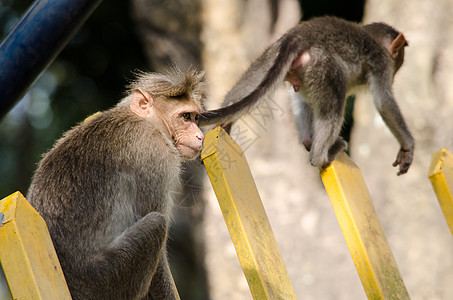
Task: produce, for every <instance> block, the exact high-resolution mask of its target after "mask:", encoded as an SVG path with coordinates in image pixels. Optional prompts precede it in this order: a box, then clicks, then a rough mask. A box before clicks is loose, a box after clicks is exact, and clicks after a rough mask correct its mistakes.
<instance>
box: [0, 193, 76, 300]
mask: <svg viewBox="0 0 453 300" xmlns="http://www.w3.org/2000/svg"><path fill="white" fill-rule="evenodd" d="M0 262H1V265H2V267H3V271H4V273H5V276H6V279H7V281H8V285H9V289H10V291H11V295H12V297H13V299H43V300H45V299H62V300H64V299H71V296H70V294H69V289H68V287H67V285H66V281H65V279H64V275H63V271H62V270H61V267H60V263H59V261H58V258H57V254H56V253H55V249H54V247H53V244H52V240H51V239H50V235H49V232H48V230H47V226H46V223H45V222H44V220H43V219H42V218H41V216H40V215H39V214H38V213H37V212H36V210H35V209H34V208H33V207H32V206H31V205H30V204H29V203H28V201H27V200H26V199H25V198H24V196H23V195H22V194H21V193H19V192H16V193H14V194H12V195H10V196H8V197H6V198H4V199H3V200H1V201H0Z"/></svg>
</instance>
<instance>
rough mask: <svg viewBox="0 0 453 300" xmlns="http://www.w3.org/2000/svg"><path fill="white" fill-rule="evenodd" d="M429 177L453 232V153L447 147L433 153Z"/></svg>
mask: <svg viewBox="0 0 453 300" xmlns="http://www.w3.org/2000/svg"><path fill="white" fill-rule="evenodd" d="M428 177H429V179H430V181H431V184H432V186H433V189H434V192H435V193H436V195H437V200H438V201H439V204H440V207H441V208H442V212H443V213H444V216H445V220H446V221H447V224H448V227H449V228H450V231H451V233H452V234H453V155H452V154H451V153H450V151H448V150H447V149H445V148H442V149H441V150H439V151H437V152H436V153H433V155H432V156H431V166H430V167H429V171H428Z"/></svg>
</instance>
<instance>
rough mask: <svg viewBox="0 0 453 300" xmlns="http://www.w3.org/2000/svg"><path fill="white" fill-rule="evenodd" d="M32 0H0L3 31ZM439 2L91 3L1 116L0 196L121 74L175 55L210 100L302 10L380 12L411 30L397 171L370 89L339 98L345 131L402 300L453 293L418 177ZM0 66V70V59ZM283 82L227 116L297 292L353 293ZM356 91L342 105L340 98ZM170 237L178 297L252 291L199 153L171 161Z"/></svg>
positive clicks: (98, 103)
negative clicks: (174, 166) (405, 162)
mask: <svg viewBox="0 0 453 300" xmlns="http://www.w3.org/2000/svg"><path fill="white" fill-rule="evenodd" d="M31 3H32V1H28V0H27V1H24V0H20V1H12V0H0V38H1V39H3V38H4V37H5V36H6V35H7V34H8V32H9V31H10V30H11V29H12V27H13V26H14V24H15V23H16V22H17V21H18V20H19V19H20V17H21V16H22V14H23V13H24V12H25V10H26V9H27V8H28V7H29V6H30V5H31ZM452 12H453V1H450V0H438V1H431V0H419V1H416V2H414V1H410V0H386V1H378V0H367V1H365V0H363V1H361V0H350V1H346V0H343V1H339V0H336V1H335V0H333V1H329V0H306V1H303V0H302V1H296V0H229V1H215V0H192V1H189V0H186V1H184V0H131V1H119V0H116V1H115V0H110V1H104V2H103V3H101V5H100V6H99V7H98V8H97V9H96V11H95V12H94V14H93V15H92V16H91V17H90V18H89V19H88V21H87V22H86V23H85V25H84V26H83V27H82V28H81V29H80V31H79V32H78V34H77V35H76V36H75V37H74V39H73V40H72V41H71V42H70V44H69V45H68V46H66V48H65V49H64V50H63V52H62V53H61V54H60V55H59V56H58V58H57V59H56V60H55V61H54V63H53V64H52V65H51V66H50V67H49V68H48V69H47V70H46V71H45V72H44V73H43V74H42V75H41V76H40V77H39V79H38V80H37V81H36V82H35V84H34V85H33V86H32V87H31V88H30V90H29V91H28V93H27V94H26V95H25V97H24V98H23V99H22V100H21V101H20V102H19V103H18V104H17V105H16V106H15V107H14V108H13V109H12V110H11V111H10V112H9V113H8V114H7V115H6V116H5V117H4V118H3V119H2V120H1V122H0V198H2V197H6V196H7V195H9V194H11V193H13V192H15V191H17V190H19V191H21V192H22V193H23V194H26V193H27V189H28V185H29V183H30V180H31V177H32V174H33V171H34V169H35V168H36V164H37V162H38V161H39V160H40V158H41V156H42V154H43V153H45V152H46V151H47V150H49V149H50V147H51V146H52V145H53V143H54V142H55V140H56V139H57V138H58V137H60V136H61V134H62V133H63V132H64V131H66V130H68V129H69V128H71V127H72V126H74V125H75V124H76V123H77V122H80V121H82V120H83V119H84V118H85V117H86V116H88V115H90V114H92V113H94V112H96V111H99V110H104V109H107V108H109V107H111V106H113V105H114V104H116V102H117V101H118V100H119V99H120V98H121V97H122V93H123V91H124V86H125V84H127V83H128V81H129V80H130V79H131V78H133V75H132V73H133V71H134V70H137V69H140V70H145V71H159V70H161V69H162V68H165V67H166V66H168V65H170V64H173V63H176V64H179V65H180V66H182V67H183V68H185V67H188V66H196V67H198V68H200V69H203V70H206V73H207V80H208V82H209V86H210V96H209V98H208V103H207V104H206V106H207V107H208V108H216V107H218V106H219V105H220V103H221V101H222V98H223V96H224V95H225V94H226V92H227V91H228V90H229V89H230V88H231V87H232V86H233V85H234V83H235V82H236V80H238V78H239V77H240V76H241V74H242V73H243V72H244V71H245V70H246V69H247V67H248V66H249V64H250V62H251V61H253V60H254V59H255V58H256V57H257V56H258V55H259V54H260V53H261V52H262V51H263V50H264V49H265V48H266V46H267V45H269V44H270V43H272V42H273V41H275V40H276V39H277V38H278V37H280V36H281V35H282V34H283V33H284V32H285V31H286V30H287V29H289V28H290V27H292V26H294V25H295V24H297V23H298V22H299V21H300V20H302V19H309V18H311V17H313V16H319V15H336V16H340V17H343V18H346V19H349V20H353V21H358V22H364V23H369V22H374V21H382V22H386V23H388V24H391V25H393V26H394V27H396V28H397V29H398V30H400V31H402V32H403V33H404V34H405V36H406V38H407V39H408V41H409V47H408V48H407V51H406V61H405V65H404V66H403V68H402V69H401V70H400V71H399V73H398V74H397V76H396V78H395V84H394V91H395V94H396V99H397V101H398V103H399V105H400V107H401V110H402V111H403V114H404V116H405V118H406V121H407V123H408V125H409V128H410V129H411V131H412V133H413V135H414V137H415V139H416V153H415V159H414V162H413V165H412V167H411V169H410V170H409V173H408V174H406V175H404V176H400V177H397V176H396V172H397V170H396V169H394V168H392V166H391V164H392V162H393V161H394V159H395V157H396V154H397V152H398V149H399V146H398V144H397V142H396V141H395V139H394V137H393V136H392V135H391V134H390V132H389V131H388V129H387V128H386V127H385V125H384V124H383V122H382V120H381V119H380V117H379V116H378V115H377V114H376V111H375V109H374V107H373V105H372V101H371V98H370V96H369V95H368V94H366V93H365V94H363V95H356V97H355V99H349V103H350V106H349V111H350V112H351V116H353V121H352V120H350V119H348V121H347V124H346V126H345V132H344V134H345V135H346V136H348V135H349V134H350V152H351V156H352V159H353V160H354V161H355V163H356V164H357V165H358V166H359V167H360V168H361V170H362V173H363V176H364V178H365V182H366V183H367V186H368V189H369V191H370V194H371V197H372V199H373V203H374V205H375V207H376V211H377V213H378V216H379V218H380V220H381V223H382V226H383V228H384V231H385V233H386V236H387V239H388V242H389V244H390V247H391V249H392V251H393V254H394V256H395V259H396V262H397V264H398V267H399V270H400V272H401V275H402V277H403V280H404V282H405V284H406V287H407V289H408V292H409V294H410V296H411V298H412V299H452V298H453V285H452V284H451V282H453V237H452V236H451V233H450V232H449V230H448V227H447V224H446V221H445V219H444V217H443V215H442V212H441V210H440V207H439V204H438V202H437V200H436V197H435V194H434V192H433V191H432V188H431V185H430V182H429V180H428V178H427V172H428V167H429V164H430V160H431V154H432V153H433V152H436V151H438V150H439V149H441V148H442V147H447V148H449V149H450V151H453V117H452V116H453V84H452V83H453V18H451V13H452ZM0 72H1V70H0ZM290 95H291V89H290V87H289V86H286V85H284V84H282V87H281V88H280V89H279V90H278V91H277V92H276V93H275V94H273V95H272V96H271V97H269V99H268V100H269V101H268V103H269V104H270V106H269V107H270V108H269V107H268V110H267V111H265V112H264V113H263V112H261V115H260V116H259V117H257V116H256V115H254V116H249V117H247V118H244V119H243V120H241V121H239V122H238V123H237V124H236V125H235V127H234V128H233V130H232V134H231V135H232V136H233V138H236V139H237V141H238V143H239V144H240V145H241V147H242V148H243V149H244V151H245V153H246V156H247V159H248V161H249V164H250V168H251V171H252V174H253V175H254V177H255V180H256V184H257V187H258V190H259V192H260V195H261V198H262V201H263V204H264V207H265V209H266V212H267V215H268V217H269V219H270V222H271V225H272V228H273V231H274V234H275V237H276V239H277V242H278V244H279V247H280V251H281V253H282V256H283V259H284V261H285V264H286V267H287V269H288V273H289V276H290V278H291V281H292V283H293V286H294V288H295V290H296V294H297V296H298V298H300V299H364V298H366V296H365V293H364V291H363V288H362V285H361V282H360V279H359V277H358V275H357V272H356V270H355V267H354V264H353V261H352V258H351V256H350V254H349V251H348V249H347V246H346V243H345V241H344V239H343V236H342V233H341V231H340V228H339V226H338V223H337V221H336V218H335V215H334V212H333V209H332V207H331V205H330V201H329V199H328V197H327V195H326V192H325V190H324V187H323V185H322V182H321V180H320V177H319V174H318V171H317V170H316V169H314V168H312V167H311V166H310V165H309V163H308V155H307V153H306V152H305V150H303V148H302V147H301V146H300V145H299V144H298V141H297V135H296V131H295V126H294V125H293V124H294V122H293V117H292V114H291V109H290V104H289V103H290V101H289V98H290ZM354 100H355V101H354ZM184 182H185V186H184V190H183V191H180V193H179V194H180V199H178V205H177V207H178V209H177V211H176V216H175V218H174V224H173V228H172V232H171V236H170V239H171V242H170V245H169V255H170V261H171V265H172V271H173V273H174V276H175V280H176V284H177V287H178V290H179V293H180V295H181V298H182V299H216V300H217V299H221V300H223V299H225V300H226V299H251V298H252V297H251V294H250V292H249V290H248V286H247V283H246V280H245V277H244V275H243V273H242V270H241V268H240V265H239V261H238V259H237V256H236V253H235V250H234V247H233V244H232V242H231V240H230V237H229V235H228V231H227V229H226V226H225V223H224V221H223V218H222V216H221V212H220V209H219V207H218V204H217V200H216V198H215V197H214V194H213V192H212V188H211V186H210V183H209V182H208V181H207V179H206V174H205V171H204V168H203V166H202V165H201V164H200V163H199V162H195V163H191V164H188V165H187V166H186V168H185V175H184Z"/></svg>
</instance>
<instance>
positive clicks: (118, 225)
mask: <svg viewBox="0 0 453 300" xmlns="http://www.w3.org/2000/svg"><path fill="white" fill-rule="evenodd" d="M202 77H203V76H202V74H201V73H197V72H189V73H178V72H176V74H175V72H173V74H170V75H162V74H153V73H141V75H140V76H139V78H138V80H137V81H136V82H135V83H134V84H133V85H132V87H131V88H132V89H133V90H135V89H138V88H140V89H141V91H143V93H144V94H147V93H149V94H152V95H154V97H153V101H154V106H153V107H152V109H153V110H156V109H157V107H158V106H160V107H165V108H166V112H167V113H169V114H170V115H171V116H172V118H173V117H174V118H176V119H179V118H181V117H180V113H181V111H180V108H181V107H183V108H185V107H188V108H189V113H191V115H194V114H195V115H196V114H198V113H199V112H201V109H199V107H200V106H201V104H202V102H203V100H204V94H205V88H204V84H203V83H202ZM172 87H173V89H172ZM133 90H131V91H130V93H129V94H130V95H129V96H128V97H126V98H125V99H123V101H122V102H121V103H120V104H118V105H117V106H115V107H113V108H112V109H110V110H107V111H104V112H102V113H100V114H98V115H95V116H93V117H91V118H90V119H88V120H87V121H85V122H82V123H80V124H79V125H77V126H75V127H74V128H73V129H71V130H69V131H68V132H66V133H65V134H64V135H63V137H62V138H61V139H60V140H59V141H57V143H56V144H55V146H54V147H53V148H52V149H51V150H50V151H49V152H48V153H47V154H46V155H45V156H44V158H43V159H42V161H41V162H40V163H39V166H38V169H37V171H36V173H35V175H34V177H33V181H32V183H31V186H30V189H29V192H28V196H27V198H28V200H29V201H30V203H31V204H32V205H33V206H34V207H35V208H36V210H37V211H38V212H39V213H40V214H41V215H42V217H43V218H44V220H45V221H46V222H47V226H48V228H49V232H50V234H51V237H52V240H53V242H54V246H55V249H56V251H57V254H58V257H59V259H60V262H61V266H62V268H63V271H64V274H65V277H66V280H67V283H68V286H69V289H70V291H71V295H72V297H73V298H74V299H174V298H175V297H176V295H175V294H174V291H173V288H172V285H173V280H172V277H171V273H170V271H169V267H168V263H167V257H166V250H165V244H166V238H167V232H168V227H169V222H170V218H171V211H172V201H173V200H172V198H171V192H172V191H176V190H177V189H178V185H179V177H180V170H181V162H182V161H183V160H186V159H190V157H188V154H187V153H181V151H180V149H179V148H178V145H177V142H176V141H175V140H173V139H172V138H173V136H172V135H168V133H167V129H166V128H163V125H162V124H163V123H162V120H160V119H164V118H168V119H170V117H169V116H166V115H163V111H162V110H159V111H157V112H156V111H154V113H153V115H152V117H150V118H144V117H140V116H138V115H136V114H134V113H133V112H132V111H131V109H130V105H132V104H131V98H132V97H134V96H133V95H134V93H137V91H135V92H133ZM140 97H141V96H140ZM194 107H195V108H194ZM175 111H177V112H178V114H176V115H175V114H174V112H175ZM173 115H174V116H173ZM172 120H173V119H172ZM183 121H184V122H182V123H181V124H183V125H182V127H179V128H171V130H170V131H173V130H174V131H175V132H178V131H179V130H186V129H187V128H192V129H193V128H194V127H193V126H194V125H192V123H193V120H183ZM177 122H179V121H178V120H176V121H175V120H174V121H173V122H169V123H170V124H173V123H177ZM189 123H190V124H189ZM178 124H179V123H178ZM195 127H196V125H195ZM196 128H197V129H198V127H196ZM192 129H191V130H192ZM191 130H186V132H185V134H186V135H195V134H199V133H201V132H198V131H199V129H198V131H196V130H195V129H194V130H192V131H191ZM185 138H186V143H190V142H191V141H193V140H194V137H192V136H189V137H185ZM201 138H202V137H201ZM195 140H196V141H197V142H196V144H197V145H196V146H194V148H197V149H198V148H201V147H200V145H201V142H199V137H197V138H195ZM191 151H192V152H194V153H195V151H196V150H193V149H191ZM191 155H193V154H192V153H191ZM189 156H190V155H189Z"/></svg>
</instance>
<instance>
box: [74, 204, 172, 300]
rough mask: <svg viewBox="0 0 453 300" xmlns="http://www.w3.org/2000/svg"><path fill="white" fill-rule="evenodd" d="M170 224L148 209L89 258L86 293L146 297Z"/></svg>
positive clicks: (110, 297)
mask: <svg viewBox="0 0 453 300" xmlns="http://www.w3.org/2000/svg"><path fill="white" fill-rule="evenodd" d="M167 227H168V222H167V221H166V219H165V218H164V217H163V215H162V214H160V213H157V212H152V213H149V214H148V215H146V216H145V217H143V218H142V219H140V220H139V221H137V223H135V224H134V225H133V226H132V227H130V228H128V229H127V230H126V231H125V232H123V233H122V235H121V236H120V237H119V238H118V239H117V240H115V241H114V242H112V244H111V245H110V246H109V247H108V248H107V249H106V250H104V251H101V253H100V254H98V255H96V256H95V257H92V258H91V259H89V262H88V264H87V265H86V266H85V270H84V271H85V278H84V280H85V282H84V285H85V284H88V285H89V286H90V290H91V291H87V292H88V293H87V294H88V295H90V297H97V299H135V298H136V297H137V296H138V295H141V297H144V296H145V295H146V292H147V291H148V287H149V284H150V282H151V278H152V276H153V275H154V273H155V272H156V269H157V267H158V263H159V257H161V254H162V252H163V251H162V249H163V246H164V245H165V240H166V235H167ZM112 287H114V288H112ZM76 289H77V287H76ZM71 292H72V291H71ZM75 292H76V294H77V293H78V291H75ZM106 292H109V294H106ZM79 298H83V294H82V297H79Z"/></svg>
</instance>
